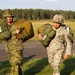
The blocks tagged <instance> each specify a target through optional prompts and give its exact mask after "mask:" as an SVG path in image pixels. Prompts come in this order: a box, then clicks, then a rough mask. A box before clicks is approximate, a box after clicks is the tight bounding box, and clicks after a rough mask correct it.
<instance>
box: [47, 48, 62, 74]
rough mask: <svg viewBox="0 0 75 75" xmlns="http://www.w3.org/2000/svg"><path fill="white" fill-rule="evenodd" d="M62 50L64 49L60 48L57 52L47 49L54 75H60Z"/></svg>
mask: <svg viewBox="0 0 75 75" xmlns="http://www.w3.org/2000/svg"><path fill="white" fill-rule="evenodd" d="M62 49H63V48H60V49H58V50H56V51H55V50H52V49H50V48H47V54H48V61H49V63H50V65H51V68H52V69H53V75H60V64H61V59H62V55H63V51H62Z"/></svg>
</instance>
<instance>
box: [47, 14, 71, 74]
mask: <svg viewBox="0 0 75 75" xmlns="http://www.w3.org/2000/svg"><path fill="white" fill-rule="evenodd" d="M52 21H53V28H54V30H56V35H55V37H54V39H52V41H51V42H50V44H49V46H48V47H47V54H48V61H49V63H50V64H51V67H52V69H53V75H60V63H61V60H62V56H63V54H64V59H65V60H66V59H68V55H71V49H72V42H71V39H69V36H71V35H70V33H69V31H68V30H67V29H66V26H63V25H62V23H64V18H63V16H62V15H60V14H56V15H55V16H54V17H53V19H52ZM65 48H66V49H65Z"/></svg>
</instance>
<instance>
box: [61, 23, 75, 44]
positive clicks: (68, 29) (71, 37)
mask: <svg viewBox="0 0 75 75" xmlns="http://www.w3.org/2000/svg"><path fill="white" fill-rule="evenodd" d="M62 26H63V27H65V29H66V30H67V31H68V32H69V34H70V35H69V36H68V37H69V39H70V40H71V42H72V43H73V37H74V34H73V32H72V30H71V28H70V27H69V26H66V25H65V24H62Z"/></svg>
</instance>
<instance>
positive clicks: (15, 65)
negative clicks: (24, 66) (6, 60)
mask: <svg viewBox="0 0 75 75" xmlns="http://www.w3.org/2000/svg"><path fill="white" fill-rule="evenodd" d="M11 54H12V56H11V59H10V64H11V74H10V75H22V71H21V68H20V65H21V62H22V58H23V54H22V51H15V52H12V53H11Z"/></svg>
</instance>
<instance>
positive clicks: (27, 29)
mask: <svg viewBox="0 0 75 75" xmlns="http://www.w3.org/2000/svg"><path fill="white" fill-rule="evenodd" d="M14 24H15V25H17V27H18V28H19V29H20V30H21V31H22V34H23V35H25V39H24V40H23V42H25V41H26V40H28V39H30V38H32V37H33V36H34V31H33V26H32V23H31V22H29V21H26V20H25V19H19V20H17V21H15V22H14Z"/></svg>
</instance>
